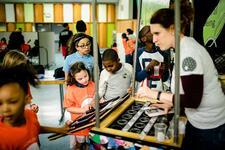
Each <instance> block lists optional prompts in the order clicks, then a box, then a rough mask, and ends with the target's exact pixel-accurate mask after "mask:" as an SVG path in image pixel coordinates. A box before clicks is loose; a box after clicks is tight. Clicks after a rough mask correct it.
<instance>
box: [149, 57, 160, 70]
mask: <svg viewBox="0 0 225 150" xmlns="http://www.w3.org/2000/svg"><path fill="white" fill-rule="evenodd" d="M158 65H159V62H158V61H157V60H155V59H153V60H152V61H151V62H150V63H149V64H148V65H147V67H146V70H147V71H150V70H151V69H153V68H154V66H158Z"/></svg>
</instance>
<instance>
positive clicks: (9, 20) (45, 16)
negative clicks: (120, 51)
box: [0, 3, 116, 48]
mask: <svg viewBox="0 0 225 150" xmlns="http://www.w3.org/2000/svg"><path fill="white" fill-rule="evenodd" d="M0 8H1V9H0V14H1V15H0V31H3V32H4V31H8V32H12V31H14V30H15V29H16V28H22V30H23V32H32V31H37V30H36V29H37V28H36V27H37V26H36V25H37V24H39V25H41V24H43V26H45V24H47V26H49V29H50V31H52V26H53V25H52V24H62V23H64V22H67V23H69V26H70V28H71V29H72V30H73V32H74V33H75V32H76V30H75V26H76V22H77V21H78V20H80V19H82V20H84V21H85V22H86V23H87V32H86V33H87V34H89V35H92V5H91V4H90V3H29V4H27V3H24V4H23V3H6V4H3V3H0ZM115 13H116V6H115V4H114V3H107V4H106V3H105V4H97V9H96V17H97V19H98V41H99V47H100V48H106V47H110V46H111V44H112V42H113V39H112V36H110V35H112V33H113V31H114V30H115V22H116V19H115V18H116V14H115Z"/></svg>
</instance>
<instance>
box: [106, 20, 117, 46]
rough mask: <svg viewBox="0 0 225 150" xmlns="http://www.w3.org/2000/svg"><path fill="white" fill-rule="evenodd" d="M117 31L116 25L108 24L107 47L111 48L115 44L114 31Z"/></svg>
mask: <svg viewBox="0 0 225 150" xmlns="http://www.w3.org/2000/svg"><path fill="white" fill-rule="evenodd" d="M114 30H116V26H115V24H114V23H108V24H107V47H111V46H112V44H113V31H114Z"/></svg>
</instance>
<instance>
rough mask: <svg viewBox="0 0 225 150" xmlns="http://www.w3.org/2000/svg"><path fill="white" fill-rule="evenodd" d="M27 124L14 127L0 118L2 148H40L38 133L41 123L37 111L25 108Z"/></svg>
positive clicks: (14, 149) (19, 149) (0, 143)
mask: <svg viewBox="0 0 225 150" xmlns="http://www.w3.org/2000/svg"><path fill="white" fill-rule="evenodd" d="M24 116H25V119H26V124H24V125H22V126H19V127H12V126H9V125H6V124H4V123H3V118H1V119H0V149H1V150H17V149H18V150H24V149H28V148H30V149H32V148H38V147H39V146H38V135H39V132H40V124H39V122H38V119H37V115H36V113H34V112H33V111H31V110H27V109H26V110H25V111H24Z"/></svg>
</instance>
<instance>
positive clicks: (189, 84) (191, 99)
mask: <svg viewBox="0 0 225 150" xmlns="http://www.w3.org/2000/svg"><path fill="white" fill-rule="evenodd" d="M203 78H204V77H203V75H189V76H181V82H182V86H183V90H184V95H180V103H181V107H186V108H197V107H198V106H199V105H200V103H201V100H202V95H203V84H204V83H203V82H204V81H203V80H204V79H203Z"/></svg>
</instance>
